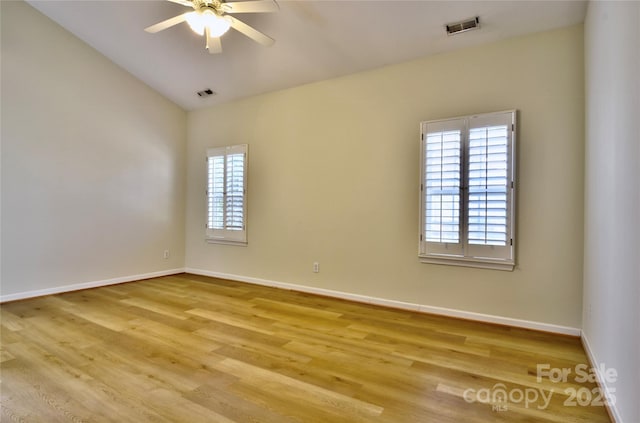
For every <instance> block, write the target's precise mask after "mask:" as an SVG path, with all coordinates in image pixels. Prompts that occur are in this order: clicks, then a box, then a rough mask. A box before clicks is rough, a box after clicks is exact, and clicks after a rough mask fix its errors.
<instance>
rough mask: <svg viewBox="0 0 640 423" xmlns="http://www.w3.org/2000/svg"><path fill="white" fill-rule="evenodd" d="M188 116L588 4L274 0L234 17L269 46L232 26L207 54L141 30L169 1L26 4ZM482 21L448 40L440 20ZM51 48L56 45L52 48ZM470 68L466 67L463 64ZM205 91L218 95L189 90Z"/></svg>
mask: <svg viewBox="0 0 640 423" xmlns="http://www.w3.org/2000/svg"><path fill="white" fill-rule="evenodd" d="M29 4H31V5H32V6H34V7H35V8H36V9H38V10H39V11H40V12H42V13H44V14H45V15H47V16H48V17H49V18H51V19H53V20H54V21H55V22H57V23H58V24H60V25H61V26H62V27H64V28H66V29H67V30H69V31H70V32H72V33H73V34H75V35H76V36H77V37H79V38H80V39H82V40H83V41H85V42H86V43H87V44H89V45H91V46H92V47H94V48H95V49H96V50H98V51H100V52H101V53H102V54H104V55H105V56H106V57H108V58H109V59H111V60H112V61H113V62H115V63H116V64H118V65H119V66H121V67H122V68H124V69H126V70H127V71H128V72H130V73H131V74H133V75H134V76H136V77H137V78H139V79H140V80H142V81H144V82H145V83H146V84H147V85H149V86H151V87H152V88H154V89H155V90H156V91H158V92H160V93H161V94H163V95H164V96H166V97H167V98H169V99H170V100H172V101H173V102H175V103H176V104H178V105H180V106H181V107H183V108H184V109H186V110H194V109H198V108H202V107H208V106H211V105H215V104H219V103H223V102H228V101H231V100H233V99H238V98H243V97H248V96H252V95H256V94H260V93H264V92H269V91H274V90H278V89H284V88H289V87H293V86H297V85H301V84H305V83H309V82H313V81H318V80H323V79H328V78H332V77H337V76H341V75H347V74H351V73H355V72H359V71H363V70H368V69H373V68H377V67H381V66H385V65H389V64H393V63H399V62H403V61H407V60H411V59H416V58H420V57H424V56H427V55H432V54H437V53H441V52H445V51H449V50H454V49H459V48H463V47H467V46H473V45H478V44H482V43H487V42H492V41H496V40H500V39H504V38H509V37H514V36H519V35H524V34H527V33H533V32H540V31H545V30H550V29H553V28H559V27H563V26H568V25H573V24H577V23H580V22H582V21H583V20H584V16H585V12H586V1H579V0H575V1H563V0H557V1H526V0H515V1H480V0H476V1H402V0H388V1H380V0H370V1H365V0H360V1H346V0H341V1H325V0H321V1H313V0H309V1H307V0H296V1H290V0H279V1H278V4H279V6H280V11H279V12H277V13H264V14H243V15H238V16H237V17H239V18H240V19H242V20H243V21H244V22H246V23H247V24H250V25H252V26H253V27H255V28H256V29H258V30H260V31H261V32H263V33H265V34H267V35H269V36H270V37H272V38H274V39H275V40H276V43H275V44H274V45H273V46H271V47H263V46H261V45H260V44H258V43H255V42H254V41H252V40H251V39H249V38H247V37H246V36H244V35H242V34H241V33H239V32H236V31H234V30H231V31H229V32H228V33H227V34H225V35H223V37H222V45H223V52H222V53H221V54H216V55H210V54H208V53H207V51H206V50H205V47H204V46H205V40H204V38H203V37H200V36H198V35H197V34H195V33H194V32H192V31H191V30H190V28H189V27H188V26H187V24H186V23H182V24H179V25H176V26H174V27H171V28H169V29H167V30H165V31H162V32H159V33H157V34H149V33H146V32H145V31H144V28H146V27H148V26H150V25H152V24H155V23H157V22H160V21H162V20H165V19H167V18H170V17H172V16H175V15H178V14H181V13H184V12H186V11H188V10H189V9H187V8H186V7H184V6H181V5H179V4H175V3H171V2H168V1H160V0H157V1H113V0H111V1H93V0H91V1H56V0H48V1H29ZM474 16H479V18H480V24H481V28H480V29H479V30H474V31H469V32H465V33H462V34H459V35H455V36H448V35H447V34H446V32H445V29H444V27H445V24H446V23H448V22H455V21H459V20H462V19H466V18H470V17H474ZM53 48H55V47H53ZM469 65H470V66H473V64H469ZM206 88H210V89H211V90H213V91H214V92H215V93H216V95H213V96H210V97H207V98H201V97H199V96H198V95H197V94H196V93H197V92H198V91H200V90H203V89H206Z"/></svg>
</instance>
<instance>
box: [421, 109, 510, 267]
mask: <svg viewBox="0 0 640 423" xmlns="http://www.w3.org/2000/svg"><path fill="white" fill-rule="evenodd" d="M514 134H515V111H509V112H501V113H490V114H484V115H477V116H469V117H464V118H456V119H448V120H443V121H432V122H424V123H423V124H422V139H423V141H422V142H423V144H422V153H423V154H422V166H421V175H422V177H421V203H420V204H421V213H420V216H421V222H420V226H421V228H420V230H421V233H420V251H419V254H420V257H421V259H422V261H425V262H430V263H449V264H459V265H467V266H479V267H491V268H499V269H507V270H511V269H513V264H514V254H513V225H514V223H513V222H514V209H513V207H514V201H513V199H514V197H513V190H514V175H515V172H514V166H513V152H514ZM456 151H457V156H456Z"/></svg>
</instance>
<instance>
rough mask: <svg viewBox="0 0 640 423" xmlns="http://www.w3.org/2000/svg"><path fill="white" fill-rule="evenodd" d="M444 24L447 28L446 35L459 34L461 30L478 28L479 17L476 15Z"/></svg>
mask: <svg viewBox="0 0 640 423" xmlns="http://www.w3.org/2000/svg"><path fill="white" fill-rule="evenodd" d="M445 26H446V28H447V35H454V34H460V33H461V32H465V31H471V30H472V29H478V28H480V18H479V17H478V16H476V17H475V18H469V19H465V20H464V21H460V22H454V23H450V24H447V25H445Z"/></svg>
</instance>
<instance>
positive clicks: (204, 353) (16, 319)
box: [0, 274, 610, 423]
mask: <svg viewBox="0 0 640 423" xmlns="http://www.w3.org/2000/svg"><path fill="white" fill-rule="evenodd" d="M1 312H2V321H1V327H2V338H1V350H0V351H1V354H0V361H1V367H0V368H1V376H0V378H1V382H0V390H1V397H2V398H1V405H2V411H1V413H2V414H1V419H0V420H1V421H2V422H3V423H4V422H10V421H20V422H45V423H53V422H81V421H84V422H136V423H137V422H188V423H195V422H224V423H228V422H253V423H255V422H273V423H290V422H304V423H313V422H318V423H331V422H348V423H357V422H390V423H402V422H411V423H414V422H436V423H446V422H456V423H458V422H470V423H472V422H562V423H567V422H590V423H591V422H609V421H610V420H609V418H608V416H607V413H606V410H605V408H604V407H602V406H568V405H565V402H566V401H567V400H568V399H570V397H569V396H567V395H566V393H570V392H571V389H574V390H576V391H577V390H579V389H580V388H583V387H584V388H588V389H589V391H590V392H591V391H592V390H594V389H595V388H596V386H595V385H593V384H582V385H581V384H577V383H575V381H574V377H573V376H570V377H569V378H568V381H567V382H566V383H560V382H559V383H553V382H552V381H551V380H549V378H543V379H542V380H541V381H540V382H538V381H537V380H536V374H537V367H536V366H537V364H549V366H550V367H552V368H570V369H574V368H575V366H576V365H577V364H581V363H585V364H586V363H587V359H586V357H585V354H584V351H583V349H582V346H581V344H580V341H579V340H578V339H577V338H572V337H566V336H555V335H550V334H544V333H539V332H534V331H527V330H522V329H514V328H508V327H503V326H494V325H488V324H481V323H475V322H469V321H464V320H456V319H450V318H444V317H438V316H432V315H425V314H418V313H412V312H406V311H399V310H393V309H386V308H381V307H375V306H369V305H362V304H357V303H351V302H346V301H340V300H335V299H330V298H324V297H317V296H312V295H306V294H300V293H294V292H289V291H282V290H276V289H271V288H264V287H257V286H252V285H246V284H241V283H236V282H229V281H223V280H219V279H213V278H206V277H200V276H194V275H188V274H187V275H177V276H171V277H163V278H157V279H149V280H145V281H140V282H134V283H128V284H122V285H115V286H111V287H104V288H98V289H92V290H86V291H78V292H72V293H67V294H61V295H55V296H48V297H42V298H37V299H30V300H25V301H18V302H13V303H6V304H3V305H2V306H1ZM497 384H498V385H497ZM499 384H502V385H499ZM500 388H502V389H504V390H505V391H506V392H507V394H508V395H509V396H510V399H509V398H508V399H507V401H506V402H501V403H494V404H493V406H492V404H489V403H486V402H487V401H488V399H486V398H484V402H485V403H481V402H478V401H475V399H479V400H483V395H484V397H486V395H485V394H487V393H495V392H497V391H498V390H499V389H500ZM470 390H472V391H470ZM565 390H568V391H566V392H565ZM465 392H466V395H465ZM534 392H535V393H537V394H538V395H541V393H544V394H545V395H546V396H549V394H551V400H550V403H549V404H548V406H546V407H545V406H544V404H545V402H544V401H543V400H542V398H539V399H538V400H537V401H535V402H533V401H532V402H531V403H530V404H528V406H527V404H525V402H524V401H522V397H521V395H520V394H522V395H528V396H529V398H530V399H531V400H533V395H534V394H533V393H534ZM474 393H475V394H474ZM476 395H479V398H478V397H477V396H476ZM465 397H466V398H467V399H469V400H470V401H475V402H470V401H467V400H465ZM498 400H499V398H498Z"/></svg>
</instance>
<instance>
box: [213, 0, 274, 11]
mask: <svg viewBox="0 0 640 423" xmlns="http://www.w3.org/2000/svg"><path fill="white" fill-rule="evenodd" d="M222 9H223V10H224V11H225V12H227V13H268V12H277V11H278V10H280V6H278V3H276V2H275V1H274V0H254V1H235V2H227V3H222Z"/></svg>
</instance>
